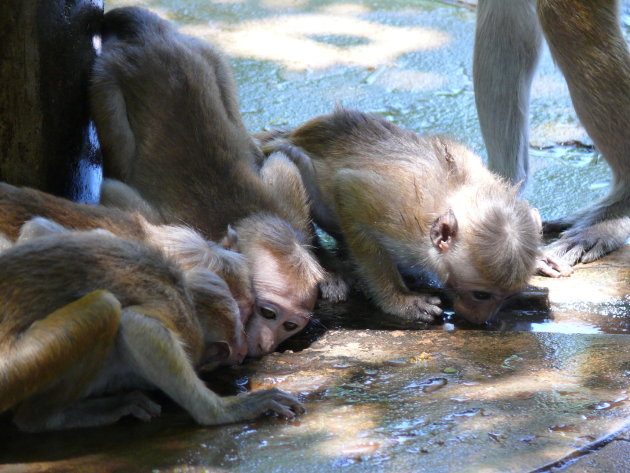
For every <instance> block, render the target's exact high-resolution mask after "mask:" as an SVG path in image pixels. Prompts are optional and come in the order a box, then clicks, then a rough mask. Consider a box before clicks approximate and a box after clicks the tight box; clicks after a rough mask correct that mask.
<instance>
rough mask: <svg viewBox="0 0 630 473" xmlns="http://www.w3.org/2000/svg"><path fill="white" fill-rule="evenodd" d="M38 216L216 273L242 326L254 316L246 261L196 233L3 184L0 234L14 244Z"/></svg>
mask: <svg viewBox="0 0 630 473" xmlns="http://www.w3.org/2000/svg"><path fill="white" fill-rule="evenodd" d="M109 184H110V185H113V186H115V187H116V188H117V189H120V188H122V186H124V185H123V184H121V183H112V182H111V181H110V182H109ZM146 208H148V207H146ZM38 216H39V217H44V218H47V219H51V220H54V221H55V222H57V223H58V224H60V225H61V226H63V227H66V228H69V229H73V230H91V229H95V228H103V229H105V230H108V231H110V232H112V233H114V234H115V235H119V236H122V237H125V238H131V239H134V240H138V241H142V242H144V243H147V244H151V245H153V246H155V247H157V248H159V249H160V250H162V251H163V252H164V253H165V254H166V255H168V256H170V257H172V258H174V259H175V260H176V261H177V263H178V264H179V265H180V266H181V267H182V268H183V269H185V270H188V269H192V268H194V267H196V266H199V267H202V268H206V269H208V270H210V271H212V272H215V273H217V274H218V275H219V276H221V277H222V278H223V279H224V280H225V282H226V283H227V284H228V286H229V287H230V291H231V292H232V295H233V296H234V298H235V299H236V301H237V302H238V304H239V309H240V310H241V317H242V320H243V323H246V322H247V319H248V318H249V316H250V314H251V310H252V305H253V295H252V289H251V283H250V276H249V269H248V267H247V262H246V260H245V258H244V257H243V256H242V255H240V254H238V253H236V252H233V251H230V250H226V249H224V248H222V247H220V246H219V245H217V244H216V243H214V242H213V241H210V240H206V239H205V238H203V237H202V236H201V235H200V234H199V233H197V232H196V231H194V230H193V229H192V228H189V227H185V226H182V225H160V224H153V223H150V222H149V221H147V219H146V218H145V217H144V215H141V214H140V213H138V212H126V211H122V210H119V209H115V208H107V207H104V206H101V205H87V204H78V203H75V202H72V201H69V200H66V199H62V198H59V197H55V196H53V195H50V194H47V193H45V192H41V191H38V190H35V189H29V188H26V187H21V188H20V187H14V186H11V185H9V184H5V183H0V232H3V233H4V234H5V235H6V236H7V237H9V238H10V239H12V240H15V239H16V238H17V237H18V235H19V232H20V228H21V227H22V225H23V224H24V223H25V222H26V221H27V220H29V219H31V218H33V217H38Z"/></svg>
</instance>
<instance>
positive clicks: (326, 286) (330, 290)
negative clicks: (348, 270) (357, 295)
mask: <svg viewBox="0 0 630 473" xmlns="http://www.w3.org/2000/svg"><path fill="white" fill-rule="evenodd" d="M319 290H320V292H321V293H322V299H324V300H327V301H330V302H342V301H345V300H346V299H347V298H348V293H349V292H350V287H349V286H348V283H347V282H346V280H345V279H344V277H343V276H342V275H341V274H337V273H327V274H326V277H325V279H324V280H323V281H321V282H320V283H319Z"/></svg>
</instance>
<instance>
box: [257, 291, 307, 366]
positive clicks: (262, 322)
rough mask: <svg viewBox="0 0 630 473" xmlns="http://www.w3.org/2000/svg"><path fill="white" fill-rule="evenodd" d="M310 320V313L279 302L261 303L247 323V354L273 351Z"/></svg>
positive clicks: (263, 353)
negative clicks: (284, 305)
mask: <svg viewBox="0 0 630 473" xmlns="http://www.w3.org/2000/svg"><path fill="white" fill-rule="evenodd" d="M309 320H310V314H309V313H308V312H304V313H301V314H298V313H296V312H295V311H293V310H287V309H286V308H282V307H280V306H279V305H277V304H271V303H268V302H265V303H261V304H260V305H259V306H258V307H257V309H256V311H255V312H254V314H253V315H252V317H251V318H250V320H249V324H248V325H247V329H246V333H247V354H248V356H251V357H254V358H256V357H260V356H262V355H265V354H267V353H271V352H272V351H273V350H274V349H275V348H276V347H277V346H278V345H279V344H280V343H282V342H283V341H284V340H286V339H287V338H289V337H290V336H292V335H295V334H296V333H298V332H300V331H301V330H302V329H304V327H306V325H307V324H308V321H309Z"/></svg>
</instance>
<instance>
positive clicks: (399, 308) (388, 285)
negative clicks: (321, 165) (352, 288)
mask: <svg viewBox="0 0 630 473" xmlns="http://www.w3.org/2000/svg"><path fill="white" fill-rule="evenodd" d="M380 181H381V179H380V177H378V176H377V175H376V174H375V173H369V172H362V171H355V170H349V169H344V170H342V171H340V172H339V173H337V176H336V177H335V200H336V204H337V205H336V208H337V214H338V216H339V222H340V224H341V229H342V232H343V235H344V238H345V241H346V244H347V246H348V249H349V251H350V254H351V256H352V259H353V260H354V262H355V264H356V265H357V266H358V272H359V274H360V276H361V278H362V279H363V280H364V282H365V284H366V286H367V290H368V291H369V293H370V295H371V296H372V297H374V299H375V301H376V303H377V305H378V306H379V307H380V308H381V309H382V310H384V311H385V312H387V313H388V314H392V315H393V316H395V317H396V318H398V319H401V321H403V322H415V321H423V322H430V321H432V320H433V317H434V316H438V315H440V314H441V313H442V310H441V309H440V308H439V307H438V306H437V304H439V303H440V299H439V298H437V297H433V296H430V295H422V294H415V293H412V292H411V291H409V290H408V289H407V287H406V286H405V284H404V282H403V280H402V277H401V275H400V273H399V272H398V267H397V261H396V260H395V259H393V257H392V254H391V253H390V251H388V250H387V249H386V248H385V246H384V245H383V244H382V242H380V241H379V238H378V236H377V235H378V233H379V232H381V231H383V230H385V229H386V228H389V227H391V225H390V222H389V221H388V219H389V218H390V216H389V215H388V211H389V209H388V208H387V207H386V206H384V204H383V202H382V198H383V194H382V193H383V189H387V188H388V187H387V186H384V185H382V182H380ZM379 227H380V228H379ZM401 231H402V230H401Z"/></svg>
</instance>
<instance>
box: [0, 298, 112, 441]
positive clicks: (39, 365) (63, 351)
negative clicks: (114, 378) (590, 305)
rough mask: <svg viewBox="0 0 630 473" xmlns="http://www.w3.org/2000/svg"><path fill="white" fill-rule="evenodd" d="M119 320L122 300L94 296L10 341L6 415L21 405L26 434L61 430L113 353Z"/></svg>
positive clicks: (1, 364) (2, 394)
mask: <svg viewBox="0 0 630 473" xmlns="http://www.w3.org/2000/svg"><path fill="white" fill-rule="evenodd" d="M119 320H120V304H119V302H118V300H117V299H116V298H115V297H114V296H113V295H112V294H111V293H109V292H106V291H94V292H92V293H90V294H88V295H86V296H84V297H82V298H81V299H79V300H77V301H75V302H73V303H71V304H68V305H66V306H64V307H62V308H60V309H58V310H56V311H55V312H53V313H51V314H50V315H48V316H47V317H45V318H43V319H40V320H38V321H36V322H34V323H33V324H32V325H31V326H30V327H29V328H28V329H26V330H25V331H24V332H22V333H20V334H15V335H14V336H13V337H10V338H9V339H8V340H6V341H4V342H3V346H2V349H1V351H2V353H1V354H0V412H2V411H5V410H7V409H10V408H11V407H14V406H16V405H18V404H20V403H21V405H20V407H19V408H18V410H17V412H16V415H15V421H16V424H17V425H18V426H19V427H20V428H21V429H23V430H29V431H38V430H46V429H50V428H59V427H61V426H62V424H63V415H62V414H60V412H61V411H62V410H63V409H64V408H65V407H67V406H69V405H70V404H72V403H73V402H75V401H76V400H77V399H80V398H81V397H82V396H84V395H85V393H86V391H87V389H88V387H89V385H90V383H91V382H92V380H93V379H94V378H95V377H96V376H97V374H98V372H99V370H100V369H101V368H102V366H103V363H104V361H105V359H106V358H107V356H108V354H109V352H110V351H111V349H112V346H113V344H114V339H115V337H116V333H117V331H118V326H119ZM35 399H37V401H35Z"/></svg>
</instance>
